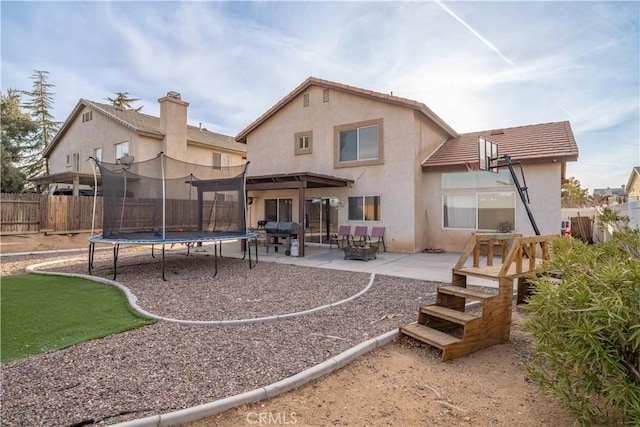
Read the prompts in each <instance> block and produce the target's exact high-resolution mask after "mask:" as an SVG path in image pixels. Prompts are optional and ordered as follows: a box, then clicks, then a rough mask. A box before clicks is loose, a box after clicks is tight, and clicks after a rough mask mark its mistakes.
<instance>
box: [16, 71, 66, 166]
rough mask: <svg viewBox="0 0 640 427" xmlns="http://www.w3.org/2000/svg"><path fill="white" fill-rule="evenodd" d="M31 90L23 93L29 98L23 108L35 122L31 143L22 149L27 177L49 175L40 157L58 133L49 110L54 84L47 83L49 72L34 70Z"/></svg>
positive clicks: (44, 160)
mask: <svg viewBox="0 0 640 427" xmlns="http://www.w3.org/2000/svg"><path fill="white" fill-rule="evenodd" d="M31 78H32V80H33V89H32V90H31V91H24V92H23V93H24V94H25V95H27V96H28V97H29V101H27V102H26V103H25V104H24V107H25V108H26V109H27V110H29V111H30V113H31V117H32V118H33V120H34V121H35V122H36V124H37V126H38V129H37V131H36V135H35V138H34V139H33V143H32V144H31V145H29V146H25V147H23V158H22V161H23V163H24V172H25V174H26V175H27V176H34V175H39V174H42V173H44V174H45V175H49V163H48V162H47V159H46V158H44V156H43V155H42V154H43V153H44V150H46V148H47V147H48V146H49V144H51V141H52V140H53V137H54V136H55V134H56V133H57V132H58V128H59V126H60V123H59V122H56V121H54V119H53V115H52V114H51V109H52V108H53V95H55V94H54V93H52V92H51V89H52V88H54V87H55V85H54V84H51V83H48V79H49V72H48V71H38V70H35V71H34V74H33V75H32V76H31Z"/></svg>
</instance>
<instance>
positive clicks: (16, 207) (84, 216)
mask: <svg viewBox="0 0 640 427" xmlns="http://www.w3.org/2000/svg"><path fill="white" fill-rule="evenodd" d="M92 219H93V197H73V196H50V195H48V194H11V193H1V194H0V234H2V235H8V234H29V233H42V232H49V233H65V232H79V231H90V230H91V222H92ZM96 227H97V228H99V227H102V197H98V198H97V200H96Z"/></svg>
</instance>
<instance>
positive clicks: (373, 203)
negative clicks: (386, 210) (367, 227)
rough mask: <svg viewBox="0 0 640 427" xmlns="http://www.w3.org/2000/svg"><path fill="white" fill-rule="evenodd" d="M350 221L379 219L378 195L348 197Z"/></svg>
mask: <svg viewBox="0 0 640 427" xmlns="http://www.w3.org/2000/svg"><path fill="white" fill-rule="evenodd" d="M348 204H349V213H348V218H349V220H350V221H380V196H358V197H349V202H348Z"/></svg>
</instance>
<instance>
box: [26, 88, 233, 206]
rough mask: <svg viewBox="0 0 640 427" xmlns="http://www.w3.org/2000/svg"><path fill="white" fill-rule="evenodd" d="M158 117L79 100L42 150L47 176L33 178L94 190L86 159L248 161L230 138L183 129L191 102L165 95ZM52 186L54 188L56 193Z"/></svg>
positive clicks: (173, 94)
mask: <svg viewBox="0 0 640 427" xmlns="http://www.w3.org/2000/svg"><path fill="white" fill-rule="evenodd" d="M158 102H159V103H160V117H155V116H150V115H147V114H142V113H139V112H136V111H134V110H123V109H120V108H116V107H114V106H112V105H108V104H102V103H98V102H93V101H88V100H86V99H81V100H80V101H78V104H77V105H76V106H75V108H74V109H73V111H72V112H71V114H70V115H69V117H68V118H67V120H66V121H65V122H64V124H63V125H62V127H61V129H60V131H59V132H58V134H57V135H56V136H55V138H54V139H53V141H52V142H51V144H50V145H49V146H48V147H47V149H46V150H45V152H44V157H46V158H48V159H49V170H50V175H49V176H41V177H37V178H33V179H32V180H33V181H35V182H36V183H37V184H39V185H44V184H56V187H57V188H58V189H59V188H73V192H74V194H76V195H77V194H79V189H80V185H83V186H85V185H89V186H93V184H94V174H93V165H92V162H90V161H87V160H88V159H89V157H93V158H96V159H98V160H103V161H105V162H110V163H119V162H120V161H121V159H122V158H123V157H125V156H133V158H134V159H135V161H136V162H137V161H142V160H148V159H151V158H154V157H156V156H157V155H158V154H159V153H160V152H164V153H165V154H166V155H168V156H170V157H173V158H176V159H179V160H183V161H185V162H190V163H197V164H201V165H207V166H209V165H210V166H212V167H224V166H232V165H239V164H242V163H243V162H245V161H246V145H245V144H240V143H237V142H236V141H235V140H234V139H233V138H232V137H230V136H226V135H221V134H218V133H214V132H210V131H208V130H206V129H204V128H202V127H196V126H189V125H187V107H188V106H189V103H187V102H185V101H182V100H181V99H180V94H179V93H176V92H169V93H167V96H165V97H163V98H160V99H159V100H158ZM54 190H55V188H52V191H54Z"/></svg>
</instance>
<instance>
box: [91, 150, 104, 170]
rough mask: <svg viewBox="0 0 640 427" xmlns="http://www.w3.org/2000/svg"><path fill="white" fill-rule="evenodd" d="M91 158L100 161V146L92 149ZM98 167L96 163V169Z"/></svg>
mask: <svg viewBox="0 0 640 427" xmlns="http://www.w3.org/2000/svg"><path fill="white" fill-rule="evenodd" d="M93 158H94V159H96V160H97V161H99V162H101V161H102V147H100V148H95V149H94V150H93ZM97 169H98V165H96V170H97Z"/></svg>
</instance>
